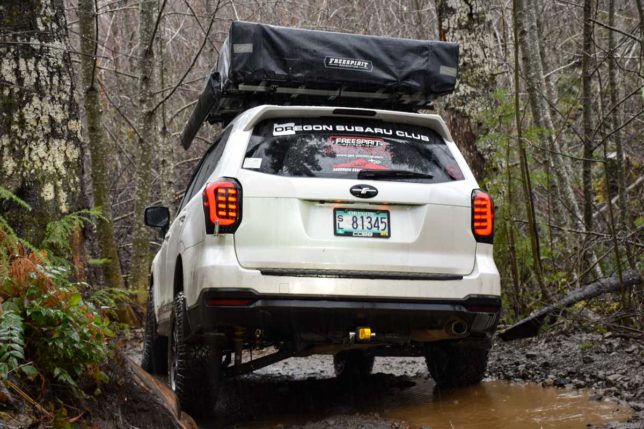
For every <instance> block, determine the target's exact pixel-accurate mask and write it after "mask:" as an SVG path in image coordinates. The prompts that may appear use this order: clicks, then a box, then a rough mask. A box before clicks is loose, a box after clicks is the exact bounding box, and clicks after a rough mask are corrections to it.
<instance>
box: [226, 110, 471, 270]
mask: <svg viewBox="0 0 644 429" xmlns="http://www.w3.org/2000/svg"><path fill="white" fill-rule="evenodd" d="M237 178H238V180H239V181H240V183H241V185H242V188H243V219H242V222H241V225H240V227H239V229H238V230H237V232H236V233H235V250H236V253H237V258H238V260H239V263H240V264H241V265H242V266H243V267H246V268H253V269H261V270H265V271H266V272H281V273H285V274H289V273H291V274H293V275H297V274H298V273H304V274H306V273H309V274H315V275H325V274H328V275H343V273H345V274H347V275H351V276H359V275H361V273H362V274H364V275H366V276H373V274H374V273H376V274H377V273H381V274H383V275H384V276H387V275H388V276H394V277H399V278H406V277H420V278H422V277H432V276H437V277H440V276H442V275H445V276H450V275H452V276H454V275H456V276H458V275H466V274H468V273H470V272H471V271H472V269H473V266H474V258H475V251H476V242H475V240H474V238H473V236H472V233H471V229H470V222H471V220H470V216H471V209H470V205H471V192H472V184H471V183H469V182H468V181H467V180H464V179H463V174H462V172H461V170H460V168H459V167H458V164H457V162H456V161H455V159H454V157H453V156H452V154H451V152H450V149H449V147H448V146H447V145H446V144H445V142H444V140H443V139H442V138H441V137H440V136H439V135H438V134H437V133H435V132H433V131H432V130H430V129H427V128H423V127H418V126H411V125H403V124H393V123H388V122H383V121H378V120H375V119H369V120H367V119H356V118H335V117H333V118H331V117H330V118H315V119H313V118H304V119H293V120H287V121H285V120H283V119H269V120H265V121H263V122H261V123H259V124H258V125H257V126H256V127H255V129H254V132H253V136H252V137H251V139H250V142H249V145H248V148H247V151H246V156H245V160H244V166H243V168H242V169H240V171H239V173H238V175H237Z"/></svg>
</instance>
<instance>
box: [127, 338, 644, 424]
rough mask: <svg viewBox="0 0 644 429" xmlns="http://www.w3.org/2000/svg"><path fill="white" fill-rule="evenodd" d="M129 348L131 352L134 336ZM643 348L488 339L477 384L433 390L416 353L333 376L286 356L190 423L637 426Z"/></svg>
mask: <svg viewBox="0 0 644 429" xmlns="http://www.w3.org/2000/svg"><path fill="white" fill-rule="evenodd" d="M131 344H132V346H133V349H132V350H131V352H130V356H131V357H132V358H134V359H137V354H138V350H137V349H138V347H137V343H136V339H135V338H134V339H133V341H132V342H131ZM643 356H644V348H643V347H642V345H641V343H639V342H637V341H635V340H632V339H624V338H619V337H613V336H611V335H610V334H606V335H595V334H583V333H575V334H566V335H561V334H550V335H546V336H543V337H540V338H535V339H531V340H521V341H515V342H510V343H503V342H501V341H498V342H497V343H496V344H495V346H494V348H493V351H492V353H491V356H490V363H489V367H488V376H487V377H486V379H485V380H484V382H483V383H481V384H480V385H479V386H474V387H470V388H464V389H455V390H441V389H438V388H436V387H435V384H434V383H433V381H432V380H431V378H430V377H429V374H428V373H427V369H426V366H425V362H424V360H423V359H422V358H377V359H376V364H375V366H374V371H373V374H372V375H371V376H369V377H368V378H366V379H362V380H351V381H341V380H338V379H336V378H335V377H334V374H333V365H332V358H331V357H330V356H311V357H308V358H292V359H288V360H286V361H282V362H279V363H277V364H275V365H272V366H269V367H266V368H264V369H262V370H259V371H257V372H255V373H253V374H250V375H247V376H243V377H238V378H235V379H230V380H227V381H225V382H224V383H223V385H222V390H221V394H220V397H219V401H218V404H217V408H216V416H217V417H216V418H215V419H212V420H198V421H197V423H198V425H199V427H200V428H227V427H235V428H307V429H311V428H357V427H359V428H392V427H393V428H432V429H438V428H502V427H511V428H519V429H521V428H553V429H554V428H562V429H563V428H586V427H608V428H619V429H627V428H628V429H635V428H642V427H643V422H644V420H643V419H642V418H643V417H644V411H643V408H644V359H643Z"/></svg>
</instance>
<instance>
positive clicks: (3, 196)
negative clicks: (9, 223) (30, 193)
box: [0, 186, 31, 211]
mask: <svg viewBox="0 0 644 429" xmlns="http://www.w3.org/2000/svg"><path fill="white" fill-rule="evenodd" d="M1 200H5V201H11V202H12V203H15V204H17V205H19V206H20V207H22V208H23V209H25V210H27V211H31V206H30V205H29V204H27V203H26V202H25V201H24V200H23V199H21V198H20V197H18V196H17V195H16V194H14V193H13V192H11V191H10V190H8V189H7V188H5V187H4V186H0V201H1Z"/></svg>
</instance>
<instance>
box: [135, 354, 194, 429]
mask: <svg viewBox="0 0 644 429" xmlns="http://www.w3.org/2000/svg"><path fill="white" fill-rule="evenodd" d="M125 362H126V363H127V370H128V372H129V373H130V374H131V375H132V379H133V380H134V381H135V382H136V383H137V384H138V385H139V386H140V387H141V388H142V389H143V391H144V392H146V394H147V396H148V397H149V398H148V400H151V401H154V402H155V403H157V404H158V406H159V407H160V408H161V409H162V410H163V411H164V412H165V413H166V414H167V416H168V417H169V418H170V420H171V422H172V427H174V428H177V429H197V424H196V423H195V421H194V420H193V419H192V417H190V416H189V415H188V414H186V413H184V412H182V411H181V408H180V407H179V404H178V401H177V398H176V396H174V393H173V392H172V391H171V390H170V389H169V388H168V386H166V385H165V384H163V383H161V382H160V381H159V380H157V379H156V378H154V377H153V376H151V375H150V374H148V373H147V372H145V371H144V370H143V368H141V367H140V366H139V365H138V364H137V363H136V362H134V361H133V360H132V359H130V358H126V359H125Z"/></svg>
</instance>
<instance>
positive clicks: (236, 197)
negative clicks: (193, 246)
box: [203, 178, 242, 234]
mask: <svg viewBox="0 0 644 429" xmlns="http://www.w3.org/2000/svg"><path fill="white" fill-rule="evenodd" d="M203 211H204V217H205V220H206V233H208V234H215V233H216V234H227V233H233V232H235V231H236V230H237V227H239V224H240V222H241V216H242V188H241V185H240V184H239V182H237V181H236V180H235V179H229V178H222V179H219V180H217V181H215V182H211V183H208V184H207V185H206V188H205V189H204V191H203Z"/></svg>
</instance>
